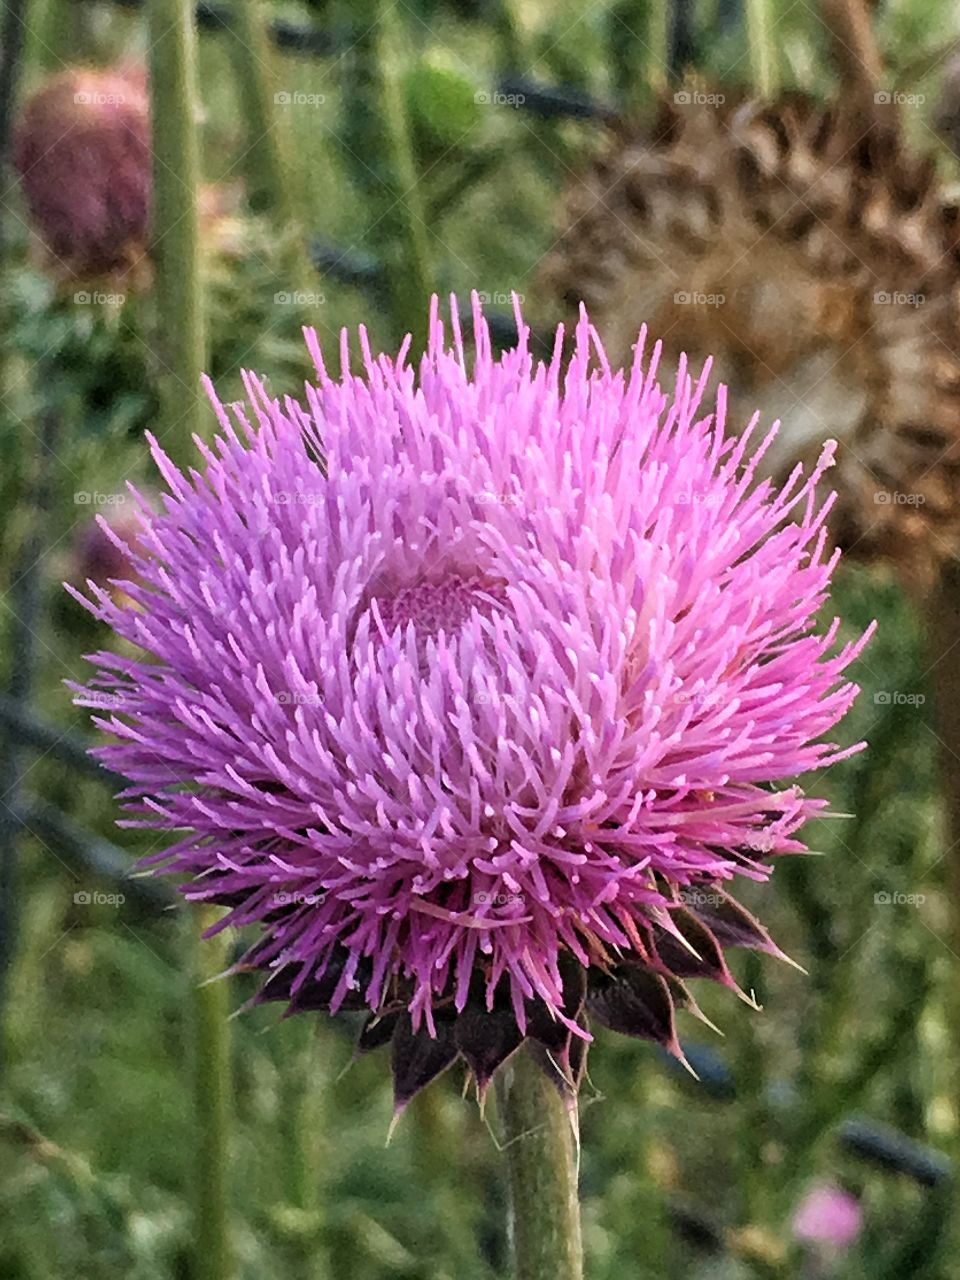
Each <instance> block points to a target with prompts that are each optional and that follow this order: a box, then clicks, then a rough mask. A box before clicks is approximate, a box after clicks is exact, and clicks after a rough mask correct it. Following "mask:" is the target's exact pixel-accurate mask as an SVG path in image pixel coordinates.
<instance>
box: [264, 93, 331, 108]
mask: <svg viewBox="0 0 960 1280" xmlns="http://www.w3.org/2000/svg"><path fill="white" fill-rule="evenodd" d="M326 100H327V99H326V96H325V95H324V94H322V93H302V92H301V91H300V90H299V89H281V91H280V92H279V93H275V94H274V95H273V101H274V103H275V104H276V105H277V106H278V107H322V106H323V105H324V103H325V102H326Z"/></svg>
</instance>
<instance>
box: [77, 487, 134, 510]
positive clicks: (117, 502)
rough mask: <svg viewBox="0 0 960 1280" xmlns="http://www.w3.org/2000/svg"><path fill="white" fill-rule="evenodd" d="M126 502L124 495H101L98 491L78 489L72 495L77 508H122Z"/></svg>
mask: <svg viewBox="0 0 960 1280" xmlns="http://www.w3.org/2000/svg"><path fill="white" fill-rule="evenodd" d="M126 500H127V495H126V494H125V493H101V492H100V490H99V489H78V490H77V492H76V493H75V494H74V495H73V502H74V506H77V507H122V506H123V504H124V503H125V502H126Z"/></svg>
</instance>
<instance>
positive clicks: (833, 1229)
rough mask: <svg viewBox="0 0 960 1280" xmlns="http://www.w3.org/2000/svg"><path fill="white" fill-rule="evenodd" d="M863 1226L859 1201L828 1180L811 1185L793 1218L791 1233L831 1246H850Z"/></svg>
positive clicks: (818, 1243) (814, 1243) (835, 1247)
mask: <svg viewBox="0 0 960 1280" xmlns="http://www.w3.org/2000/svg"><path fill="white" fill-rule="evenodd" d="M862 1226H863V1212H862V1210H861V1208H860V1201H859V1200H858V1199H857V1198H856V1196H853V1195H851V1194H850V1192H849V1191H844V1190H843V1189H842V1188H841V1187H837V1186H834V1185H833V1183H830V1182H823V1183H819V1184H818V1185H817V1186H815V1187H812V1188H811V1189H810V1191H809V1192H808V1193H807V1194H806V1195H805V1196H804V1198H803V1200H801V1202H800V1204H799V1205H798V1206H797V1211H796V1213H795V1214H794V1218H793V1234H794V1236H795V1237H796V1238H797V1239H798V1240H802V1241H804V1242H805V1243H807V1244H813V1245H827V1246H829V1247H830V1248H832V1249H849V1248H850V1246H851V1245H852V1244H854V1243H855V1242H856V1240H857V1238H858V1237H859V1235H860V1231H861V1228H862Z"/></svg>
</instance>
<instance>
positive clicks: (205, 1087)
mask: <svg viewBox="0 0 960 1280" xmlns="http://www.w3.org/2000/svg"><path fill="white" fill-rule="evenodd" d="M187 920H188V930H189V934H190V937H189V938H188V943H189V945H190V950H191V955H192V964H191V966H190V988H191V990H190V1005H189V1007H190V1014H191V1023H192V1046H191V1047H192V1055H191V1057H192V1070H193V1098H194V1107H195V1109H196V1123H197V1143H196V1157H195V1166H194V1188H193V1212H194V1229H193V1246H194V1269H193V1276H194V1280H229V1277H230V1276H231V1275H232V1266H231V1259H230V1243H229V1229H228V1222H227V1204H228V1194H227V1184H228V1173H227V1171H228V1168H229V1150H228V1138H229V1111H230V1104H229V1099H230V1053H229V1034H228V1023H227V1018H228V1015H229V1008H228V1000H227V992H228V983H227V980H226V979H225V978H218V975H220V974H221V973H223V971H224V970H225V969H226V968H227V964H228V956H227V936H228V935H227V933H226V932H225V931H224V932H222V933H218V934H216V935H215V936H214V937H213V938H209V939H204V938H203V936H202V935H203V932H204V930H205V929H207V928H209V927H210V926H211V925H213V924H215V923H216V920H217V908H215V907H210V906H206V905H204V906H194V907H191V908H189V911H188V917H187Z"/></svg>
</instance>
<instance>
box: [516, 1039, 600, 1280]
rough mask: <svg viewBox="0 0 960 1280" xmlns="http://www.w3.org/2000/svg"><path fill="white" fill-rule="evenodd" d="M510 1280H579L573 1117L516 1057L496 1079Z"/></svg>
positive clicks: (532, 1065)
mask: <svg viewBox="0 0 960 1280" xmlns="http://www.w3.org/2000/svg"><path fill="white" fill-rule="evenodd" d="M497 1108H498V1111H499V1114H500V1118H501V1121H502V1123H503V1129H504V1138H505V1154H506V1160H507V1166H508V1170H509V1178H510V1202H511V1233H512V1237H513V1252H514V1259H515V1263H516V1280H582V1277H583V1246H582V1243H581V1239H580V1206H579V1201H578V1197H577V1155H578V1138H577V1135H576V1133H575V1132H574V1125H575V1123H576V1111H573V1112H570V1111H568V1110H567V1107H566V1105H565V1104H564V1100H563V1099H562V1098H561V1096H560V1093H559V1092H558V1090H557V1089H556V1088H555V1087H554V1085H553V1084H551V1082H550V1081H549V1080H548V1079H547V1078H546V1076H545V1075H544V1074H543V1072H542V1071H541V1070H540V1068H539V1067H538V1066H537V1064H536V1062H535V1061H534V1060H533V1059H532V1058H531V1057H529V1056H528V1055H527V1054H524V1053H519V1054H516V1055H514V1057H513V1059H511V1061H510V1062H509V1063H508V1064H507V1065H506V1066H505V1067H504V1068H503V1069H502V1071H501V1072H500V1074H499V1076H498V1077H497Z"/></svg>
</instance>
